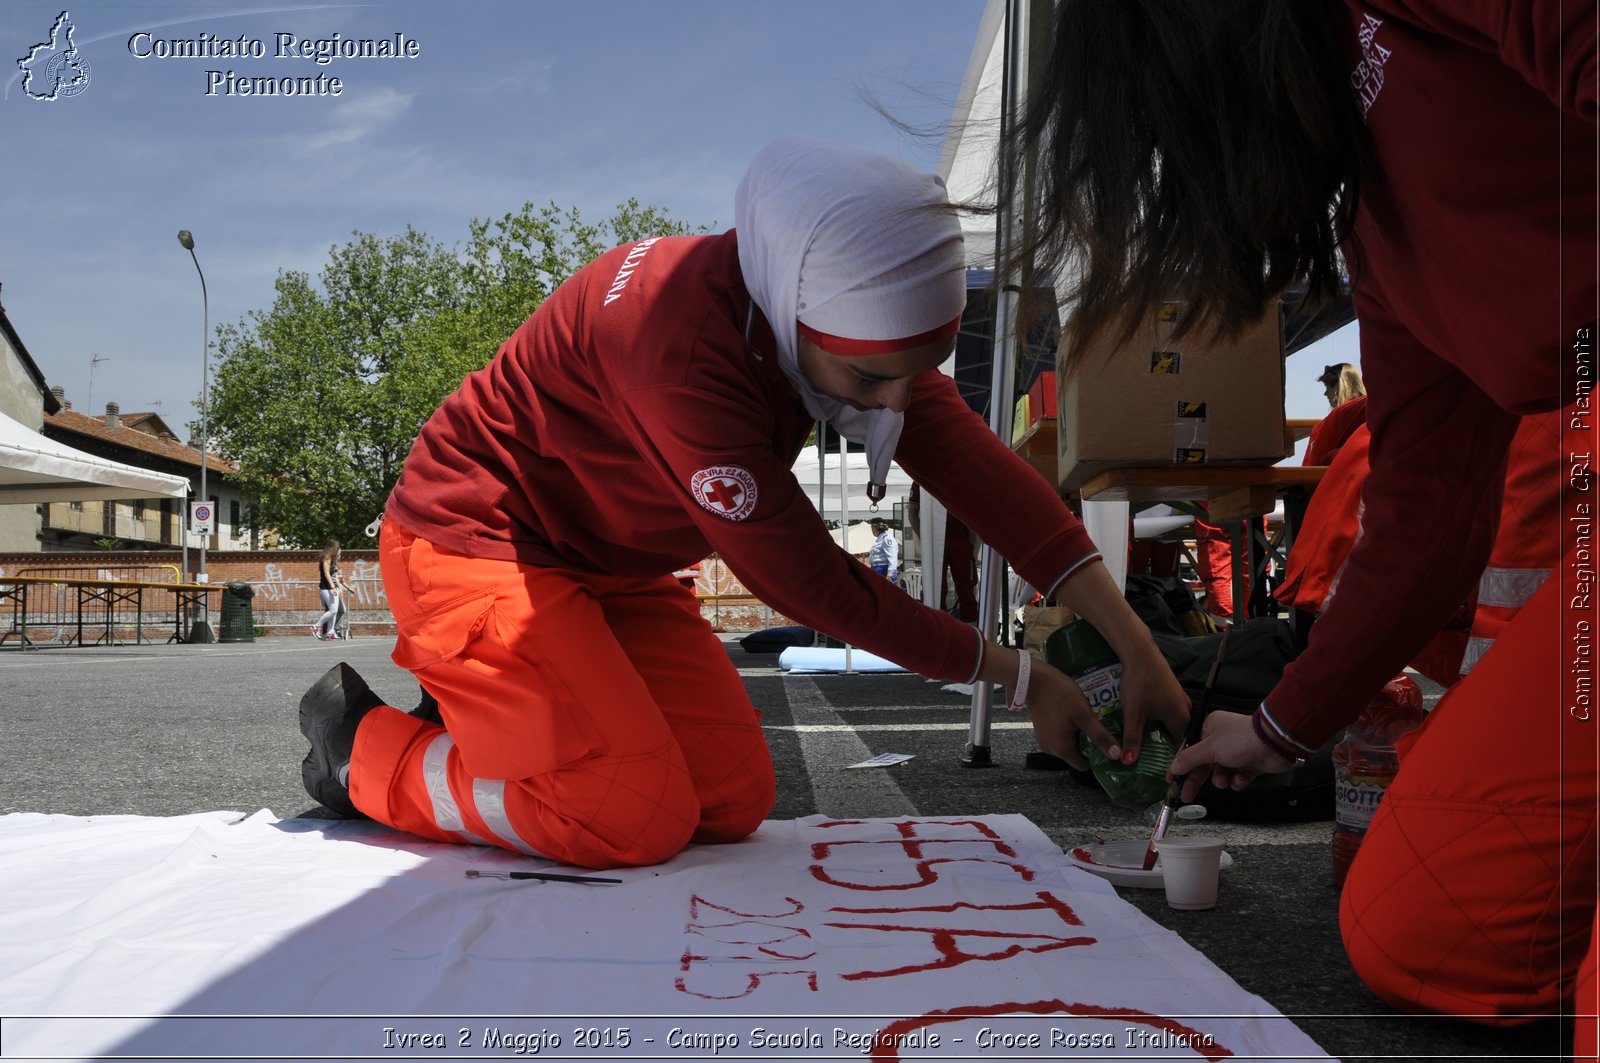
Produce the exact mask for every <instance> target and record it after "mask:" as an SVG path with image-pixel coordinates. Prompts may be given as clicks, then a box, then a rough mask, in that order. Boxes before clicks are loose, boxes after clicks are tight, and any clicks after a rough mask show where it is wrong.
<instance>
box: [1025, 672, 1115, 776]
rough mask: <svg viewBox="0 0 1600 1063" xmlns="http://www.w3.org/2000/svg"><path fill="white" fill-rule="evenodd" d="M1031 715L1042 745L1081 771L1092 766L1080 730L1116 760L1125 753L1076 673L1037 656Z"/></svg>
mask: <svg viewBox="0 0 1600 1063" xmlns="http://www.w3.org/2000/svg"><path fill="white" fill-rule="evenodd" d="M1028 718H1029V719H1031V720H1032V721H1033V736H1034V739H1035V740H1036V741H1037V742H1038V743H1039V748H1040V749H1042V750H1044V751H1045V752H1046V753H1050V754H1052V755H1054V756H1057V757H1060V758H1061V759H1062V760H1064V761H1066V762H1067V763H1068V764H1071V765H1072V766H1073V767H1074V768H1077V769H1078V770H1079V771H1088V770H1089V762H1088V760H1087V759H1085V757H1084V755H1083V753H1082V752H1080V751H1079V749H1078V732H1080V731H1081V732H1083V733H1084V734H1086V735H1088V737H1089V741H1091V742H1093V743H1094V744H1095V745H1096V746H1098V747H1099V748H1100V751H1101V752H1102V753H1104V754H1105V755H1106V756H1107V757H1110V758H1111V759H1112V760H1115V759H1117V758H1118V757H1120V756H1121V755H1122V749H1121V748H1120V747H1119V746H1118V745H1117V737H1116V735H1113V734H1112V733H1111V732H1110V731H1108V730H1106V728H1105V725H1104V724H1102V723H1101V722H1100V717H1099V716H1098V715H1096V713H1095V711H1094V709H1092V708H1090V707H1089V700H1088V699H1087V698H1085V697H1084V696H1083V691H1081V690H1079V689H1078V684H1076V683H1074V682H1073V681H1072V677H1071V676H1069V675H1067V674H1066V673H1065V672H1062V671H1060V670H1058V669H1056V668H1053V667H1051V666H1050V665H1048V664H1046V663H1045V662H1044V661H1042V660H1040V659H1039V658H1037V657H1035V658H1034V659H1033V676H1032V678H1031V679H1030V681H1029V683H1028Z"/></svg>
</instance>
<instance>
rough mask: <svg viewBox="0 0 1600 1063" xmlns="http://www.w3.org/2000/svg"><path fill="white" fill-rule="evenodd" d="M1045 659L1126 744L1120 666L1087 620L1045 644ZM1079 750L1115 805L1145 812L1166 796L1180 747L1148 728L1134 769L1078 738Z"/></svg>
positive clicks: (1156, 725)
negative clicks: (1070, 683)
mask: <svg viewBox="0 0 1600 1063" xmlns="http://www.w3.org/2000/svg"><path fill="white" fill-rule="evenodd" d="M1044 659H1045V660H1046V661H1048V662H1049V663H1050V664H1051V665H1053V666H1055V667H1056V668H1058V669H1060V670H1061V671H1063V672H1065V673H1067V675H1069V676H1071V677H1072V680H1073V682H1075V683H1077V684H1078V689H1080V690H1082V691H1083V696H1084V697H1086V698H1088V699H1089V707H1090V708H1092V709H1094V710H1095V712H1096V713H1098V714H1099V716H1100V722H1101V724H1103V725H1104V726H1105V728H1106V730H1108V731H1110V732H1111V733H1112V734H1113V735H1114V736H1116V738H1117V739H1118V741H1119V742H1120V741H1121V738H1122V662H1121V661H1120V660H1118V659H1117V655H1116V653H1114V652H1113V651H1112V649H1111V644H1110V643H1108V642H1107V641H1106V640H1105V637H1104V636H1102V635H1101V634H1100V632H1098V631H1096V630H1095V629H1094V627H1093V625H1091V624H1090V623H1089V621H1087V620H1074V621H1073V622H1072V623H1070V624H1068V625H1067V626H1066V627H1063V628H1059V629H1057V630H1056V631H1054V632H1052V633H1051V635H1050V637H1049V638H1048V639H1046V640H1045V644H1044ZM1078 750H1079V752H1081V753H1082V754H1083V755H1084V756H1085V757H1086V758H1088V761H1089V767H1090V768H1091V769H1092V770H1093V771H1094V777H1095V779H1097V780H1098V781H1099V783H1100V788H1101V789H1103V790H1105V792H1106V795H1107V796H1108V797H1110V798H1111V800H1112V801H1114V802H1115V803H1117V804H1119V805H1122V806H1124V807H1126V808H1137V809H1145V808H1148V807H1150V805H1152V804H1154V803H1155V802H1157V801H1160V800H1162V799H1164V798H1165V797H1166V796H1167V768H1169V767H1170V766H1171V765H1172V758H1173V757H1174V756H1175V755H1177V746H1176V744H1175V743H1174V742H1173V741H1172V736H1171V735H1169V734H1167V731H1166V728H1164V727H1162V726H1161V725H1160V724H1159V723H1147V724H1145V728H1144V741H1143V742H1142V743H1141V745H1140V749H1139V759H1138V760H1136V761H1134V762H1133V763H1132V764H1123V763H1122V762H1121V761H1115V760H1112V759H1110V758H1109V757H1107V756H1106V755H1105V754H1104V753H1102V752H1100V747H1099V746H1097V745H1095V744H1094V743H1093V742H1091V741H1089V736H1088V735H1085V734H1083V733H1081V732H1080V733H1079V735H1078Z"/></svg>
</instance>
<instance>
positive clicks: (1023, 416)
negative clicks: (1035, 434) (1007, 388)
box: [1011, 395, 1034, 446]
mask: <svg viewBox="0 0 1600 1063" xmlns="http://www.w3.org/2000/svg"><path fill="white" fill-rule="evenodd" d="M1032 398H1033V397H1032V396H1031V395H1023V396H1022V397H1020V398H1019V399H1017V404H1016V406H1014V407H1013V408H1012V410H1011V445H1012V446H1016V445H1017V442H1018V441H1019V440H1020V439H1021V438H1022V437H1023V436H1025V435H1027V434H1028V429H1030V428H1032V427H1033V422H1034V417H1033V416H1032V415H1031V413H1030V410H1031V406H1032Z"/></svg>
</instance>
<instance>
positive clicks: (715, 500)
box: [689, 465, 757, 520]
mask: <svg viewBox="0 0 1600 1063" xmlns="http://www.w3.org/2000/svg"><path fill="white" fill-rule="evenodd" d="M689 493H690V494H692V495H694V500H695V501H696V502H698V503H700V504H701V505H702V506H704V507H705V508H706V509H709V510H710V511H711V512H713V513H715V514H716V515H717V516H719V517H724V518H726V519H728V520H744V519H745V518H746V517H748V516H749V515H750V514H751V513H753V512H754V511H755V508H756V493H757V492H756V478H755V477H754V476H752V475H751V474H750V470H749V469H745V468H741V467H740V466H738V465H710V466H707V467H706V468H704V469H701V470H700V471H699V472H697V473H695V474H694V476H692V477H691V478H690V479H689Z"/></svg>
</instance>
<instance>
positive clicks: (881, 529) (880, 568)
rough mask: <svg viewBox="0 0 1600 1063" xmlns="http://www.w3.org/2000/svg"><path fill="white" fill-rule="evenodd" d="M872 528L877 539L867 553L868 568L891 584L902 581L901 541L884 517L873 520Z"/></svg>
mask: <svg viewBox="0 0 1600 1063" xmlns="http://www.w3.org/2000/svg"><path fill="white" fill-rule="evenodd" d="M871 527H872V533H873V534H874V535H875V536H877V538H875V539H873V540H872V549H871V550H870V551H868V552H867V567H868V568H870V569H872V571H874V572H876V573H877V574H878V575H880V576H882V577H883V578H884V579H886V580H888V581H889V582H890V583H896V582H898V581H899V579H900V541H899V540H898V539H896V538H895V537H894V530H893V529H892V528H890V527H889V522H888V521H886V520H884V519H883V518H882V517H875V518H873V520H872V525H871Z"/></svg>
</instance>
